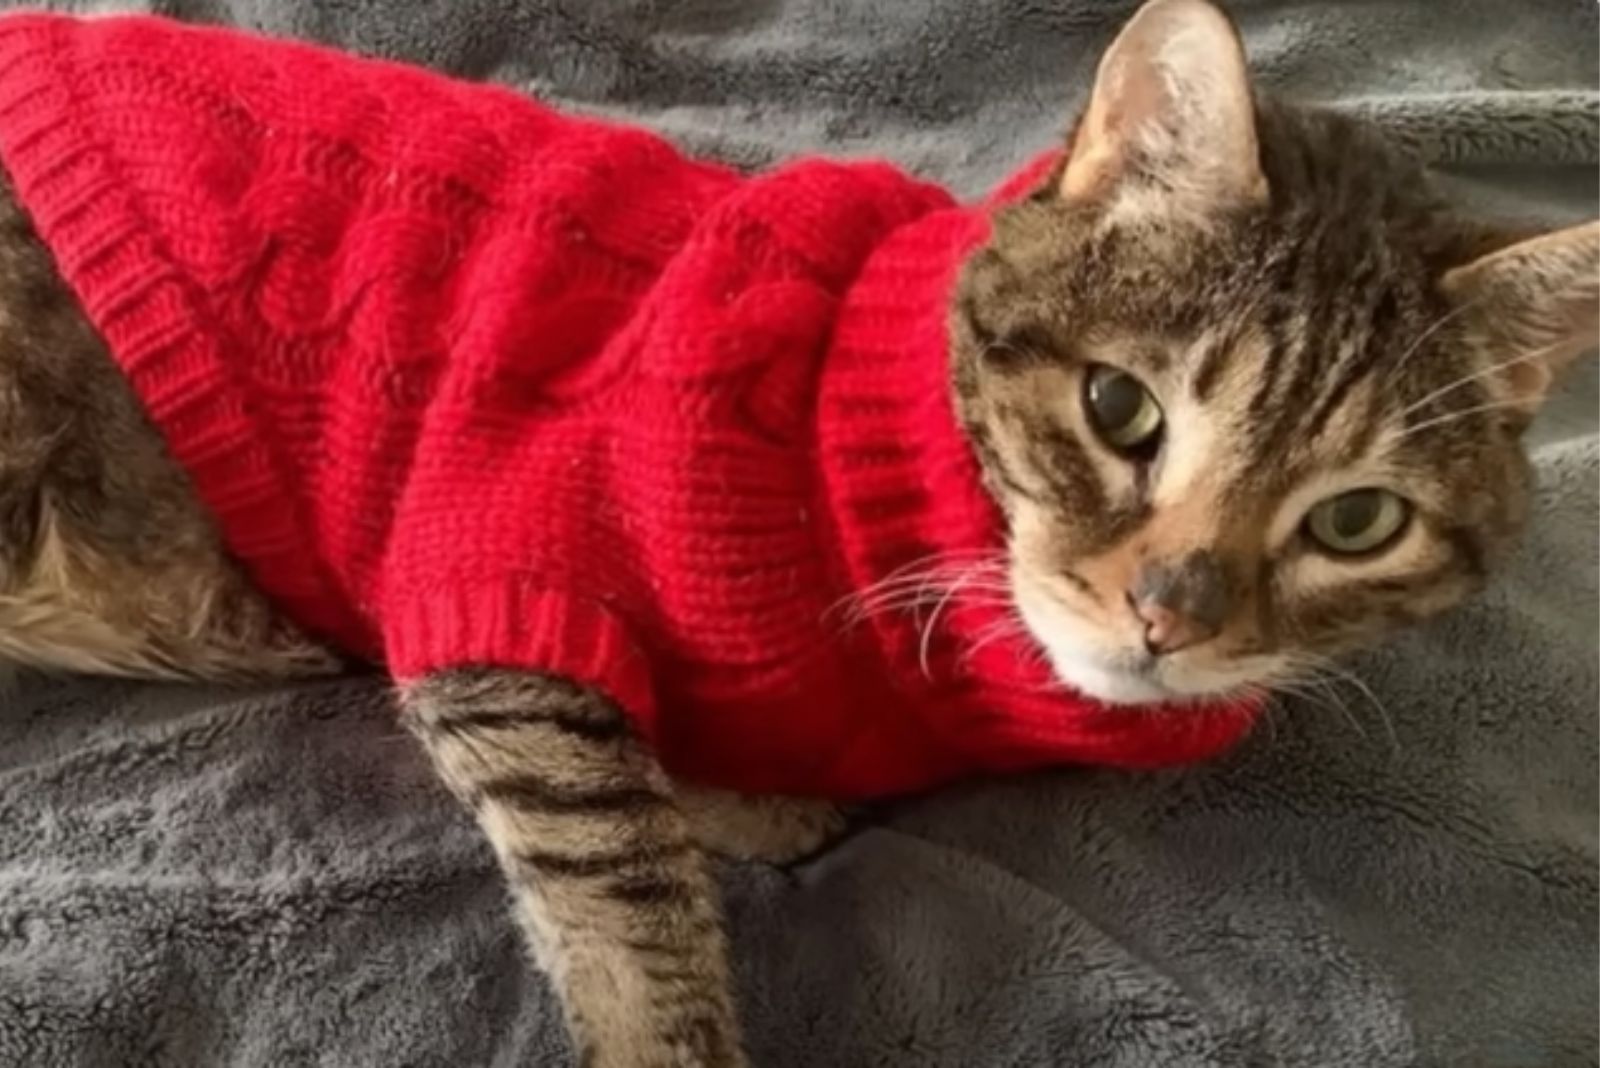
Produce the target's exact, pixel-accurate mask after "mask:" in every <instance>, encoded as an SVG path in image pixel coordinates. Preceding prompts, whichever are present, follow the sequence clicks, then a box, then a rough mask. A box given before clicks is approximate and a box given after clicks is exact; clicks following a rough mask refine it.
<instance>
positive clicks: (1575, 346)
mask: <svg viewBox="0 0 1600 1068" xmlns="http://www.w3.org/2000/svg"><path fill="white" fill-rule="evenodd" d="M1440 289H1441V290H1442V291H1443V292H1444V294H1445V295H1446V296H1447V297H1449V298H1450V300H1451V301H1452V302H1453V303H1454V304H1455V305H1456V306H1457V307H1458V308H1459V309H1460V314H1461V315H1462V316H1463V319H1464V321H1465V323H1466V325H1467V327H1468V329H1469V330H1470V331H1471V332H1473V333H1474V334H1476V335H1477V336H1478V337H1479V339H1480V340H1481V341H1483V343H1484V344H1486V345H1487V346H1488V347H1489V349H1490V350H1491V351H1492V352H1493V353H1494V354H1495V357H1494V362H1495V364H1496V366H1498V367H1499V368H1500V369H1499V371H1498V374H1499V376H1500V381H1501V383H1502V384H1503V386H1504V388H1505V394H1506V399H1507V401H1509V402H1512V405H1513V407H1515V408H1518V409H1520V410H1522V411H1523V412H1524V413H1526V414H1530V415H1531V414H1532V413H1533V412H1534V411H1535V410H1536V409H1537V408H1538V407H1539V405H1540V404H1542V403H1543V402H1544V398H1545V395H1546V394H1547V393H1548V392H1549V389H1550V384H1551V382H1552V381H1554V379H1555V377H1556V375H1557V374H1559V373H1560V372H1561V370H1562V369H1563V368H1565V367H1566V366H1567V365H1568V364H1570V363H1571V362H1572V361H1573V360H1575V359H1576V358H1577V357H1579V356H1582V355H1583V354H1584V353H1586V352H1590V351H1592V350H1594V348H1595V347H1596V345H1597V344H1600V337H1597V335H1600V222H1590V223H1584V224H1583V225H1581V226H1573V227H1569V228H1567V229H1565V230H1557V231H1555V232H1554V233H1549V234H1542V235H1540V236H1539V237H1534V238H1530V239H1528V240H1526V241H1521V242H1518V243H1517V244H1515V245H1511V246H1509V247H1507V248H1503V249H1500V250H1499V251H1497V252H1491V253H1490V254H1488V255H1487V256H1483V257H1482V258H1480V259H1476V260H1473V261H1472V262H1471V263H1469V264H1467V265H1466V266H1464V267H1457V268H1455V269H1454V270H1452V271H1449V272H1447V273H1446V274H1445V276H1444V278H1443V280H1442V281H1441V282H1440Z"/></svg>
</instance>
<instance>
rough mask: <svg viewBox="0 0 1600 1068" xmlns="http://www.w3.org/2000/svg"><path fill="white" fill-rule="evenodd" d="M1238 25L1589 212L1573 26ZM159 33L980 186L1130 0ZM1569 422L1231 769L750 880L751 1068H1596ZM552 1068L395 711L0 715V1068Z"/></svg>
mask: <svg viewBox="0 0 1600 1068" xmlns="http://www.w3.org/2000/svg"><path fill="white" fill-rule="evenodd" d="M5 6H10V5H5ZM56 6H63V7H68V8H76V9H78V10H85V11H88V10H107V9H112V8H117V7H125V6H127V5H125V4H118V3H101V2H86V0H77V2H68V3H65V4H58V5H56ZM1234 6H1235V11H1236V14H1237V15H1238V17H1239V19H1240V22H1241V24H1242V27H1243V31H1244V35H1245V37H1246V39H1247V43H1248V46H1249V49H1250V52H1251V54H1252V57H1253V60H1254V63H1255V66H1256V69H1257V70H1258V71H1259V72H1260V75H1261V78H1262V81H1263V83H1264V84H1265V85H1267V86H1268V87H1270V88H1272V89H1275V90H1278V91H1280V92H1285V93H1291V94H1295V95H1298V96H1301V97H1305V98H1314V99H1320V100H1325V101H1330V102H1333V103H1335V104H1336V105H1337V106H1340V107H1345V108H1349V109H1351V110H1353V111H1358V112H1361V113H1363V114H1367V115H1370V116H1372V117H1374V118H1375V119H1377V120H1378V121H1380V122H1383V123H1384V124H1385V125H1387V126H1388V127H1389V128H1391V129H1392V130H1393V131H1394V132H1395V133H1396V135H1397V136H1399V137H1401V138H1403V139H1405V140H1406V141H1407V142H1408V143H1409V144H1411V145H1412V146H1413V147H1414V148H1415V149H1416V150H1417V151H1419V152H1421V153H1423V154H1424V155H1426V156H1427V157H1428V158H1430V159H1432V160H1434V161H1435V162H1438V163H1439V164H1441V165H1443V166H1444V167H1446V168H1447V170H1448V172H1449V174H1450V175H1451V181H1452V184H1453V187H1454V188H1455V189H1456V191H1457V192H1458V193H1459V195H1460V196H1461V197H1462V198H1463V200H1464V202H1466V203H1469V204H1471V205H1473V206H1474V207H1476V208H1481V209H1482V210H1494V211H1499V212H1509V213H1512V214H1519V215H1524V216H1528V217H1532V218H1542V219H1546V220H1550V221H1560V220H1564V219H1572V218H1576V217H1579V216H1581V215H1583V214H1585V213H1589V212H1592V210H1593V208H1594V205H1595V200H1596V163H1597V160H1600V155H1597V141H1600V138H1597V131H1596V126H1597V97H1600V94H1597V91H1596V9H1595V7H1594V5H1593V4H1592V2H1591V0H1522V2H1520V3H1517V4H1514V5H1508V4H1506V3H1505V2H1504V0H1340V2H1327V3H1316V4H1312V3H1301V2H1295V0H1279V2H1273V0H1238V2H1237V3H1236V4H1235V5H1234ZM150 7H152V8H154V9H156V10H159V11H163V12H165V13H168V14H174V15H177V16H179V17H184V18H192V19H205V20H220V21H228V22H233V23H238V24H241V25H245V26H250V27H253V28H256V29H260V30H265V31H270V32H274V33H282V34H292V35H299V36H304V37H311V38H316V39H320V40H323V41H328V42H334V43H337V44H341V45H345V46H348V47H350V48H353V49H358V50H361V51H366V52H371V53H378V54H384V55H389V56H394V57H400V58H407V59H411V60H415V61H418V62H423V63H427V64H432V65H434V66H437V67H440V68H442V69H446V70H449V71H453V72H455V73H457V74H460V75H463V76H466V77H475V78H490V79H498V80H500V81H503V82H506V83H509V84H511V85H514V86H518V87H521V88H524V89H527V90H529V91H533V92H536V93H538V94H540V95H541V96H544V97H546V98H549V99H552V100H556V101H561V102H564V103H565V104H567V105H570V106H571V107H574V108H577V109H581V110H586V111H591V112H601V113H608V114H613V115H617V116H623V117H626V118H628V119H630V120H635V121H641V122H645V123H648V124H650V125H652V126H654V127H656V128H658V129H660V130H663V131H665V132H666V133H668V134H669V135H671V136H672V137H674V138H676V139H678V140H679V141H681V142H682V143H684V144H685V145H687V146H689V147H690V148H692V149H694V150H697V151H701V152H709V153H714V154H716V155H718V156H722V157H724V158H727V159H731V160H735V161H738V162H740V163H744V164H751V165H755V164H761V163H765V162H767V161H770V160H773V159H776V158H779V157H781V156H783V155H786V154H790V153H798V152H811V151H830V152H834V153H839V154H846V155H867V154H872V155H883V156H888V157H890V158H892V159H894V160H897V161H898V162H900V163H902V164H904V165H905V166H907V167H910V168H913V169H915V170H917V171H919V172H921V173H923V174H925V175H928V176H931V177H936V178H939V179H942V180H944V181H946V182H949V183H951V184H952V185H954V186H955V187H957V188H958V189H960V190H962V191H964V192H968V193H977V192H979V191H981V190H982V189H984V188H985V187H986V185H987V184H988V183H990V182H991V181H992V180H994V179H995V178H996V177H998V176H999V175H1001V174H1003V173H1004V172H1006V171H1007V170H1008V169H1009V168H1011V167H1013V166H1014V165H1015V164H1016V163H1017V162H1018V161H1020V160H1022V159H1024V158H1026V157H1027V156H1029V155H1030V154H1031V153H1032V152H1034V151H1036V150H1037V149H1039V148H1041V147H1043V146H1045V145H1048V144H1049V143H1051V141H1052V140H1053V139H1054V138H1056V137H1057V136H1059V135H1060V133H1061V131H1062V130H1063V129H1064V127H1065V126H1066V123H1067V121H1068V115H1069V111H1070V108H1071V107H1072V106H1073V105H1074V104H1075V103H1076V102H1078V101H1080V100H1081V98H1082V94H1083V91H1084V89H1085V88H1086V86H1087V84H1088V80H1089V78H1090V76H1091V73H1092V68H1093V63H1094V59H1095V56H1096V55H1097V53H1098V51H1099V49H1100V48H1101V47H1102V46H1103V45H1104V44H1105V42H1106V41H1107V40H1108V38H1109V36H1110V34H1111V33H1112V32H1113V31H1114V29H1115V27H1116V25H1117V24H1118V23H1119V22H1120V21H1121V20H1122V19H1123V18H1125V17H1126V15H1127V14H1128V12H1129V11H1130V10H1131V8H1132V7H1133V4H1132V3H1131V2H1129V0H1116V2H1111V0H927V2H923V3H916V4H912V3H879V2H874V0H584V2H578V0H453V2H451V3H449V4H443V3H430V2H427V0H163V2H158V3H154V4H151V5H150ZM1513 23H1514V25H1513ZM0 77H4V72H0ZM1595 412H1596V387H1595V379H1594V376H1593V374H1592V372H1584V373H1582V374H1579V375H1577V376H1575V377H1574V378H1573V379H1572V380H1571V381H1570V382H1569V384H1568V387H1567V390H1566V392H1565V394H1564V396H1563V397H1562V399H1561V400H1560V402H1559V403H1558V404H1557V405H1556V406H1555V408H1554V409H1553V410H1552V411H1551V412H1550V413H1549V416H1548V417H1547V418H1546V419H1545V420H1544V421H1543V422H1542V423H1541V425H1540V426H1539V428H1538V430H1537V432H1536V441H1537V464H1538V468H1539V474H1540V478H1541V483H1542V489H1541V492H1540V497H1539V506H1538V515H1537V520H1536V522H1535V523H1534V526H1533V530H1532V533H1531V535H1530V537H1529V539H1528V541H1527V543H1526V545H1525V547H1524V549H1523V551H1522V552H1521V555H1520V556H1519V557H1518V559H1517V560H1516V561H1515V562H1514V563H1513V564H1512V565H1511V567H1510V568H1509V569H1508V570H1507V571H1506V572H1505V573H1504V574H1503V575H1502V576H1501V577H1500V579H1499V581H1498V582H1497V583H1496V584H1495V586H1494V588H1493V589H1492V590H1491V591H1490V593H1489V594H1488V595H1487V596H1486V597H1484V598H1482V599H1481V600H1479V601H1478V602H1477V603H1475V604H1474V605H1473V606H1472V607H1470V608H1468V609H1466V610H1464V611H1461V612H1459V613H1457V614H1455V615H1453V616H1452V617H1450V618H1448V619H1446V620H1443V621H1441V622H1439V623H1438V625H1436V626H1432V627H1429V628H1427V629H1424V630H1420V631H1417V632H1414V633H1411V634H1409V635H1407V636H1405V637H1404V638H1402V639H1400V640H1396V641H1394V642H1393V643H1392V644H1390V645H1388V646H1387V647H1385V648H1383V649H1379V650H1376V651H1374V652H1372V653H1371V654H1369V655H1366V656H1364V657H1360V658H1357V659H1354V660H1352V661H1350V662H1349V663H1348V665H1347V666H1346V670H1348V671H1349V673H1350V678H1349V681H1340V682H1336V683H1331V684H1329V686H1328V687H1327V688H1326V690H1324V691H1319V692H1314V693H1310V694H1308V695H1307V696H1306V697H1304V698H1286V699H1284V700H1282V701H1281V702H1280V703H1279V704H1278V706H1277V707H1276V708H1275V710H1274V712H1273V715H1272V716H1271V719H1270V722H1269V723H1268V724H1267V725H1266V726H1265V727H1264V728H1263V729H1262V730H1261V731H1260V732H1259V734H1258V735H1257V736H1256V737H1254V738H1253V739H1252V740H1251V741H1250V742H1249V743H1248V744H1246V745H1245V746H1244V747H1243V748H1242V749H1240V750H1239V751H1237V752H1236V753H1234V754H1232V755H1231V756H1229V757H1228V758H1227V759H1225V760H1223V761H1221V762H1218V763H1215V764H1212V765H1210V766H1207V767H1203V768H1196V769H1190V770H1186V771H1180V772H1170V773H1162V774H1157V775H1117V774H1109V773H1105V772H1095V771H1081V770H1079V771H1073V770H1064V771H1060V772H1057V773H1052V774H1043V775H1035V776H1030V777H1027V778H1019V779H1015V780H1011V781H1005V782H991V783H974V784H971V785H969V786H966V787H963V788H961V789H957V790H951V791H948V792H946V793H944V794H942V795H938V796H931V797H927V798H921V799H915V800H910V801H906V802H904V803H900V804H897V805H894V806H890V807H889V808H887V809H886V810H885V811H883V812H881V813H878V814H876V815H875V816H874V817H873V818H872V819H871V820H870V821H869V823H868V824H867V825H866V826H864V827H863V828H861V829H860V830H858V831H857V833H855V834H854V835H853V836H852V837H850V838H849V839H848V840H846V841H845V842H843V843H842V844H840V845H839V846H837V847H836V848H835V849H833V850H832V851H830V852H828V853H826V854H825V855H823V856H821V857H819V858H818V859H816V860H814V861H813V862H810V863H808V864H805V865H803V866H801V867H799V868H797V869H794V870H790V871H777V870H772V869H767V868H762V867H758V866H730V867H729V868H728V869H727V871H726V877H725V883H726V887H727V900H728V913H729V916H730V923H731V927H732V931H733V941H734V948H735V955H736V967H737V973H738V984H739V989H740V996H741V999H742V1003H743V1007H744V1014H745V1019H746V1021H747V1027H748V1032H749V1043H750V1048H751V1051H752V1054H753V1057H754V1060H755V1063H756V1064H757V1065H759V1066H762V1068H807V1066H818V1065H830V1066H837V1068H867V1066H873V1068H973V1066H978V1068H989V1066H994V1068H999V1066H1007V1068H1011V1066H1017V1068H1043V1066H1056V1065H1059V1066H1078V1065H1096V1066H1130V1068H1160V1066H1168V1065H1170V1066H1184V1068H1191V1066H1207V1065H1215V1066H1237V1065H1252V1066H1257V1065H1259V1066H1267V1065H1286V1066H1340V1065H1349V1066H1352V1068H1355V1066H1359V1068H1383V1066H1398V1065H1476V1066H1505V1068H1513V1066H1516V1068H1534V1066H1567V1065H1585V1064H1593V1063H1595V1062H1596V1038H1597V1035H1596V1000H1597V994H1600V991H1597V979H1596V955H1597V945H1596V920H1597V905H1596V859H1597V845H1596V843H1597V820H1600V807H1597V806H1600V800H1597V786H1596V781H1597V761H1596V702H1597V679H1596V666H1597V665H1596V606H1597V590H1596V569H1595V562H1596V561H1595V548H1596V538H1597V532H1596V514H1597V507H1600V505H1597V500H1596V474H1597V471H1596V463H1597V458H1600V457H1597V444H1600V438H1597V431H1596V422H1595ZM569 1063H570V1054H569V1052H568V1050H567V1048H566V1046H565V1044H564V1041H563V1039H562V1037H561V1031H560V1028H559V1026H558V1024H557V1018H556V1014H555V1011H554V1006H553V1003H552V1001H551V998H550V996H549V993H548V991H547V990H546V988H545V986H544V984H543V981H542V980H541V979H540V978H539V977H538V976H537V975H536V974H535V973H534V972H533V971H532V970H531V969H530V968H528V967H527V966H525V965H524V963H523V959H522V953H521V950H520V948H519V944H518V939H517V936H516V933H515V932H514V930H513V927H512V925H511V923H510V922H509V920H508V918H507V915H506V912H505V907H504V898H503V894H502V891H501V889H500V886H499V883H498V880H497V877H496V874H495V871H494V866H493V863H492V860H491V858H490V855H489V852H488V850H487V848H486V847H485V846H484V845H483V844H482V843H481V842H480V841H479V839H478V837H477V835H476V833H475V832H474V830H473V828H472V826H471V824H470V822H469V821H468V819H467V818H466V816H465V815H464V814H463V813H461V812H460V811H458V810H457V808H456V807H455V805H454V804H453V803H452V802H451V801H450V800H449V799H448V798H447V797H446V796H445V794H444V791H443V790H442V789H441V788H440V787H439V786H438V785H436V784H435V783H434V781H433V779H432V777H431V776H430V774H429V773H428V771H427V769H426V767H425V766H424V764H423V761H422V759H421V757H420V755H419V754H418V753H417V752H416V751H415V750H414V748H413V747H412V745H411V744H410V742H409V739H407V738H406V737H404V736H403V735H402V734H401V733H400V731H399V730H398V729H397V726H396V724H395V721H394V718H393V715H392V709H391V707H390V705H389V702H388V700H387V697H386V695H385V691H384V688H383V686H382V685H381V683H380V682H379V681H378V680H375V679H348V680H341V681H333V682H323V683H317V684H312V685H304V686H297V687H289V688H282V689H261V690H253V691H247V692H240V691H207V690H201V689H186V688H166V687H153V686H136V685H130V684H114V683H104V682H101V683H91V682H85V681H82V680H72V679H46V678H31V677H24V678H20V679H18V680H16V681H15V682H14V683H13V684H12V685H11V687H10V689H9V690H8V691H7V692H5V693H4V694H3V695H0V1064H3V1065H7V1066H10V1065H16V1066H26V1068H69V1066H70V1068H89V1066H105V1068H132V1066H166V1068H246V1066H252V1068H253V1066H262V1068H267V1066H271V1068H286V1066H296V1065H326V1066H366V1065H386V1066H418V1068H422V1066H435V1065H437V1066H452V1068H459V1066H468V1065H492V1066H513V1065H516V1066H529V1065H539V1066H550V1068H561V1066H563V1065H567V1064H569Z"/></svg>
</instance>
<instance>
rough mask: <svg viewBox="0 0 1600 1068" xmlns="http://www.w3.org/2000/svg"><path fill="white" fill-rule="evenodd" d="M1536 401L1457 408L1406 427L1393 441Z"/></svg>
mask: <svg viewBox="0 0 1600 1068" xmlns="http://www.w3.org/2000/svg"><path fill="white" fill-rule="evenodd" d="M1537 399H1538V398H1537V397H1506V398H1503V399H1501V400H1497V401H1490V402H1489V403H1487V404H1474V405H1472V406H1471V407H1469V408H1457V409H1455V410H1454V411H1451V412H1446V413H1445V414H1444V415H1436V416H1434V417H1433V418H1432V419H1424V420H1423V421H1422V422H1420V423H1417V424H1415V425H1414V426H1408V427H1406V428H1405V430H1403V431H1401V432H1400V434H1399V435H1398V436H1397V437H1395V439H1394V440H1395V441H1404V440H1406V438H1409V437H1411V436H1412V435H1414V434H1416V433H1418V432H1420V431H1423V430H1428V429H1431V428H1433V427H1436V426H1442V425H1444V424H1445V423H1453V422H1456V421H1457V420H1460V419H1465V418H1466V417H1467V416H1469V415H1477V414H1479V413H1480V412H1495V411H1501V410H1504V409H1507V408H1517V407H1522V406H1526V405H1527V404H1529V403H1531V402H1533V401H1535V400H1537Z"/></svg>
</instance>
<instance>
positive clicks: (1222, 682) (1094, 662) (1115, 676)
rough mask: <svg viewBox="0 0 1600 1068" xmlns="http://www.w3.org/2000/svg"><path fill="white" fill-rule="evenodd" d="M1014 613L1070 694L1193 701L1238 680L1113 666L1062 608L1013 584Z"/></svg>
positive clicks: (1110, 699)
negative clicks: (1016, 613)
mask: <svg viewBox="0 0 1600 1068" xmlns="http://www.w3.org/2000/svg"><path fill="white" fill-rule="evenodd" d="M1013 589H1014V591H1015V594H1014V596H1015V600H1016V605H1017V611H1018V613H1019V614H1020V615H1021V616H1022V621H1023V623H1025V624H1027V627H1028V631H1029V633H1031V634H1032V635H1033V637H1034V640H1035V641H1037V642H1038V643H1039V645H1040V646H1041V647H1042V648H1043V649H1044V651H1045V655H1046V656H1047V657H1049V659H1050V666H1051V668H1052V669H1053V670H1054V671H1055V674H1056V677H1057V678H1058V679H1060V680H1061V681H1062V682H1063V683H1065V684H1066V685H1068V686H1070V687H1072V688H1073V689H1075V690H1077V691H1079V692H1080V693H1084V694H1087V695H1089V696H1090V697H1093V698H1095V699H1097V700H1100V701H1104V702H1106V703H1107V704H1118V705H1127V704H1148V703H1150V702H1152V701H1184V700H1189V701H1193V700H1197V699H1200V698H1204V697H1208V696H1216V695H1219V694H1224V693H1227V692H1228V691H1230V690H1232V689H1234V688H1235V687H1237V686H1238V685H1240V684H1241V683H1242V682H1244V681H1246V680H1245V679H1243V678H1225V677H1217V678H1209V677H1207V678H1200V677H1195V676H1196V675H1197V673H1196V672H1194V671H1193V670H1188V671H1186V670H1184V669H1183V668H1182V667H1180V666H1178V665H1177V664H1173V663H1166V662H1161V663H1158V664H1157V665H1155V669H1154V670H1153V671H1136V670H1131V669H1127V668H1122V667H1119V666H1118V665H1117V663H1116V656H1115V654H1109V653H1105V652H1102V651H1101V649H1102V648H1103V646H1102V645H1101V641H1100V639H1099V636H1098V635H1097V634H1096V633H1095V632H1094V631H1093V630H1092V629H1091V628H1090V627H1089V626H1088V624H1086V623H1084V622H1083V621H1081V620H1079V619H1078V618H1077V617H1076V616H1075V615H1073V613H1072V612H1071V611H1070V610H1069V609H1067V608H1066V607H1065V606H1064V605H1061V604H1059V603H1057V602H1056V601H1055V600H1054V599H1052V598H1051V597H1049V596H1048V595H1047V594H1044V593H1040V592H1036V591H1034V590H1032V589H1031V588H1030V586H1029V584H1028V583H1027V582H1026V581H1022V582H1014V583H1013Z"/></svg>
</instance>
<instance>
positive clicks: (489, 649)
mask: <svg viewBox="0 0 1600 1068" xmlns="http://www.w3.org/2000/svg"><path fill="white" fill-rule="evenodd" d="M383 629H384V634H383V638H384V643H385V647H386V659H387V660H388V663H389V667H390V670H391V672H392V673H393V674H394V676H395V678H396V679H398V680H400V681H402V682H404V681H407V680H410V679H415V678H418V677H420V676H423V675H426V674H428V673H429V672H432V671H439V670H444V669H448V668H453V667H463V666H467V665H473V666H482V667H506V668H514V669H517V670H524V671H538V672H541V673H548V674H552V675H559V676H561V677H562V678H565V679H569V680H571V681H573V682H577V683H581V684H583V685H585V686H589V687H592V688H594V689H596V690H599V691H600V692H601V693H603V694H605V695H606V696H607V697H608V698H610V699H611V700H612V701H613V702H615V703H616V704H617V705H618V706H619V707H620V708H622V709H623V710H624V711H625V712H626V713H627V715H628V717H629V719H630V720H631V721H632V722H633V724H634V726H635V727H636V728H638V730H639V731H640V733H641V734H642V735H643V736H644V737H645V738H646V739H652V738H653V737H654V736H655V720H656V705H655V699H654V695H653V693H652V691H651V680H650V672H649V669H648V665H647V661H646V658H645V656H644V653H643V652H642V650H641V649H640V648H639V646H638V645H636V644H635V642H634V639H633V636H632V635H631V634H630V633H629V632H628V629H627V627H626V626H625V624H624V623H623V622H622V621H621V620H620V619H619V618H618V617H617V616H616V615H615V614H614V613H613V612H612V611H610V610H609V609H608V608H607V607H606V606H604V605H603V604H601V603H599V602H598V601H595V600H592V599H587V598H584V597H582V596H580V595H577V594H573V593H569V592H564V591H558V590H553V589H548V588H544V587H542V586H541V585H540V584H538V583H537V582H536V581H535V580H534V579H533V578H531V577H530V576H526V575H519V574H507V575H504V576H502V577H499V578H473V579H462V580H460V581H458V582H454V583H450V584H445V585H440V586H438V587H436V588H429V589H422V590H418V591H416V592H413V593H409V594H403V595H400V596H398V597H396V598H395V600H394V603H393V604H392V605H391V608H390V612H389V614H388V615H387V616H386V618H385V620H384V627H383Z"/></svg>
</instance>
